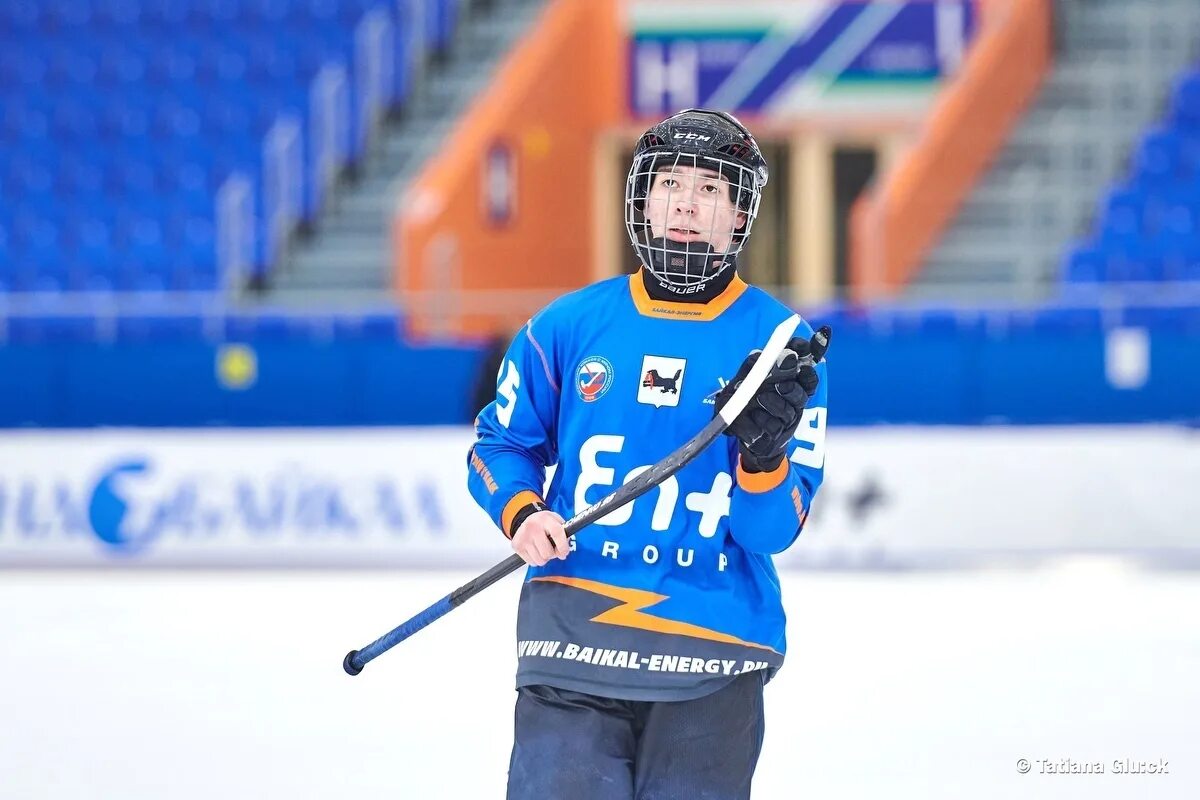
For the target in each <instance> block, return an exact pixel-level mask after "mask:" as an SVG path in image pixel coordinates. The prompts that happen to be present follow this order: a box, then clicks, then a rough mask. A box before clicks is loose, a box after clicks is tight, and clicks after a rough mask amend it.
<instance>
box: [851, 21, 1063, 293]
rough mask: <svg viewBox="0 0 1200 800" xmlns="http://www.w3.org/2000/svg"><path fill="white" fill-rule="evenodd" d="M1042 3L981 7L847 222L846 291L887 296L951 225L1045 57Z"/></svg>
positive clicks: (1036, 82) (1028, 97)
mask: <svg viewBox="0 0 1200 800" xmlns="http://www.w3.org/2000/svg"><path fill="white" fill-rule="evenodd" d="M1050 5H1051V0H989V2H987V3H984V4H982V8H981V18H982V29H981V31H980V33H979V35H978V36H977V37H976V40H975V43H974V45H973V46H972V48H971V50H970V51H969V53H968V55H967V59H966V61H965V62H964V64H963V68H962V71H961V72H960V73H959V75H958V76H956V77H955V78H954V79H953V80H952V81H951V82H950V83H949V84H948V85H947V86H946V88H944V89H943V90H942V92H941V94H940V95H939V97H938V99H937V101H936V103H935V104H934V108H933V110H932V111H931V113H930V117H929V119H928V122H927V125H926V127H925V128H924V129H923V130H922V132H921V134H920V138H919V140H918V141H917V143H916V144H915V146H914V147H913V148H912V149H911V150H910V151H909V152H908V153H906V154H905V155H904V156H903V157H902V158H901V159H900V161H899V162H898V163H897V164H896V166H895V168H894V169H892V170H891V171H890V172H889V173H888V174H887V175H885V176H884V177H883V179H882V182H881V183H880V184H879V185H878V186H877V187H876V188H875V189H873V190H871V191H869V192H867V193H865V194H864V195H863V196H862V197H861V198H860V199H859V201H858V202H857V203H855V206H854V208H853V209H852V211H851V216H850V237H851V238H850V280H851V292H852V294H853V296H854V298H855V299H857V300H870V299H872V298H875V297H879V296H881V295H887V294H892V293H894V292H895V291H896V290H897V289H899V288H900V287H902V286H903V285H904V284H906V283H907V282H908V281H910V280H911V279H912V277H913V276H914V275H915V274H916V272H917V270H918V269H919V267H920V265H921V261H922V259H923V258H924V256H925V255H926V254H927V253H928V251H929V249H930V248H931V247H932V246H933V245H934V244H935V243H936V242H937V240H938V238H939V237H940V236H941V234H942V233H943V231H944V230H945V229H946V227H947V226H948V225H949V224H950V222H951V221H952V220H953V219H954V215H955V213H956V212H957V211H958V209H959V207H960V206H961V204H962V202H963V201H964V200H965V199H966V197H967V196H968V194H969V193H970V191H971V189H972V188H974V186H975V184H976V183H977V182H978V181H979V179H980V178H981V177H982V175H983V173H984V171H985V170H986V169H987V166H988V164H989V163H990V162H991V160H992V159H993V158H994V156H995V155H996V153H997V152H998V151H999V149H1000V148H1001V146H1002V145H1003V144H1004V142H1005V140H1006V139H1007V138H1008V135H1009V132H1010V131H1011V130H1012V129H1013V127H1014V126H1015V125H1016V123H1017V121H1018V120H1019V119H1020V117H1021V114H1022V113H1023V112H1024V110H1025V108H1026V106H1027V105H1028V104H1029V103H1030V101H1032V100H1033V98H1034V97H1035V95H1036V94H1037V90H1038V87H1039V86H1040V85H1041V82H1042V79H1043V78H1044V76H1045V74H1046V72H1047V70H1048V69H1049V67H1050V62H1051V57H1052V52H1051V50H1052V44H1051V39H1052V30H1051V26H1052V21H1051V8H1050Z"/></svg>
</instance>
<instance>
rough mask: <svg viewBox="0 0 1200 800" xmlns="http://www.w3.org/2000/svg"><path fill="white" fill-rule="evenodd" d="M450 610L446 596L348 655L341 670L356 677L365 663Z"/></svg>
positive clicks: (447, 596)
mask: <svg viewBox="0 0 1200 800" xmlns="http://www.w3.org/2000/svg"><path fill="white" fill-rule="evenodd" d="M452 608H454V606H453V605H452V604H451V603H450V595H446V596H445V597H443V598H442V599H441V600H438V601H437V602H436V603H434V604H433V605H431V606H430V607H429V608H427V609H425V610H424V611H422V612H421V613H420V614H417V615H416V616H415V617H413V618H412V619H410V620H409V621H408V622H405V623H402V624H401V625H400V626H399V627H397V628H394V629H393V630H391V631H389V632H388V633H385V634H384V635H383V636H380V637H379V638H378V639H376V640H375V641H373V642H371V643H370V644H369V645H367V646H366V647H364V648H362V649H361V650H357V651H351V652H350V653H348V654H347V655H346V658H345V660H344V661H343V662H342V666H343V668H344V669H345V670H346V672H347V673H349V674H350V675H357V674H358V673H360V672H362V668H363V667H365V666H366V665H367V662H369V661H373V660H374V659H376V658H378V657H379V656H381V655H383V654H384V653H386V652H387V651H388V650H391V649H392V648H393V647H395V646H396V645H398V644H400V643H401V642H403V641H404V640H405V639H407V638H408V637H410V636H412V635H413V634H414V633H416V632H417V631H419V630H421V629H422V628H424V627H426V626H427V625H429V624H430V623H432V622H434V621H436V620H439V619H441V618H442V617H444V616H446V615H447V614H449V613H450V610H451V609H452Z"/></svg>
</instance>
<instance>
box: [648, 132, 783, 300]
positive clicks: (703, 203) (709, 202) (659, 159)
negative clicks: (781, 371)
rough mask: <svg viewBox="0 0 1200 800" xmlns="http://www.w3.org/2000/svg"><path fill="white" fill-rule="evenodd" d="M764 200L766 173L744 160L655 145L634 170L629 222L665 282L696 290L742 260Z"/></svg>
mask: <svg viewBox="0 0 1200 800" xmlns="http://www.w3.org/2000/svg"><path fill="white" fill-rule="evenodd" d="M761 201H762V190H761V187H760V180H759V176H758V175H757V174H756V173H755V171H754V170H752V169H751V168H749V167H747V166H745V165H744V164H739V163H738V162H736V161H733V160H730V159H726V158H720V157H718V156H711V155H702V154H696V153H687V152H678V151H666V152H663V151H661V150H660V151H654V150H650V151H648V152H643V153H639V154H638V155H636V156H635V157H634V159H633V163H632V165H631V166H630V169H629V177H628V180H627V181H626V184H625V228H626V231H627V232H628V234H629V240H630V242H631V243H632V244H633V248H634V250H635V251H636V252H637V254H638V258H639V259H640V260H641V262H642V264H643V265H644V266H645V268H646V269H647V270H649V271H650V272H651V273H652V274H653V275H654V276H655V277H656V278H658V280H659V282H660V283H662V284H664V285H666V287H667V288H669V289H672V290H674V291H678V292H680V293H691V292H694V291H697V290H699V289H700V288H701V287H702V286H704V285H705V284H707V283H708V282H709V281H710V280H712V279H713V278H715V277H716V276H717V275H719V274H721V273H722V272H723V271H724V270H726V269H728V268H729V267H732V266H734V265H735V264H736V261H737V256H738V253H740V252H741V250H742V247H743V246H744V244H745V242H746V240H747V238H748V237H749V235H750V229H751V227H752V226H753V224H754V219H755V217H757V215H758V207H759V203H760V202H761Z"/></svg>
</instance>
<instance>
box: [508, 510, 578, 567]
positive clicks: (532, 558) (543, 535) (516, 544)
mask: <svg viewBox="0 0 1200 800" xmlns="http://www.w3.org/2000/svg"><path fill="white" fill-rule="evenodd" d="M563 522H564V520H563V518H562V517H560V516H559V515H558V514H555V513H554V512H553V511H538V512H535V513H533V514H530V515H529V516H528V517H526V518H525V521H524V522H522V523H521V526H520V527H519V528H517V532H516V533H515V534H513V537H512V549H513V551H514V552H516V554H517V555H519V556H520V557H521V558H523V559H525V563H527V564H532V565H533V566H535V567H542V566H545V565H546V562H548V561H549V560H550V559H552V558H559V559H563V558H566V557H567V555H568V554H570V552H571V550H570V546H569V545H568V543H567V532H566V531H565V530H564V529H563Z"/></svg>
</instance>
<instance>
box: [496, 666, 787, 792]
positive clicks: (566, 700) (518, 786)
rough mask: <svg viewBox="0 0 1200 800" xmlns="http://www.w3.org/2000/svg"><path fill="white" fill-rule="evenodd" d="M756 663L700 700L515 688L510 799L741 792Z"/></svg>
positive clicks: (758, 687)
mask: <svg viewBox="0 0 1200 800" xmlns="http://www.w3.org/2000/svg"><path fill="white" fill-rule="evenodd" d="M762 695H763V683H762V677H761V674H759V673H750V674H746V675H742V676H740V677H738V678H735V679H734V680H733V681H732V682H731V683H729V684H727V685H726V686H724V687H723V688H721V689H719V690H717V691H716V692H714V693H712V694H710V695H707V696H705V697H701V698H698V699H696V700H683V701H676V702H666V701H657V702H644V701H632V700H614V699H611V698H607V697H597V696H595V695H590V694H582V693H580V692H572V691H568V690H565V689H555V688H553V687H550V686H526V687H523V688H521V689H519V690H518V693H517V709H516V736H515V742H514V744H513V751H512V759H511V761H510V762H509V768H508V800H743V799H744V798H749V797H750V779H751V777H752V776H753V775H754V767H755V764H757V763H758V754H759V751H760V750H761V749H762V741H763V727H764V722H763V696H762Z"/></svg>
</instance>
